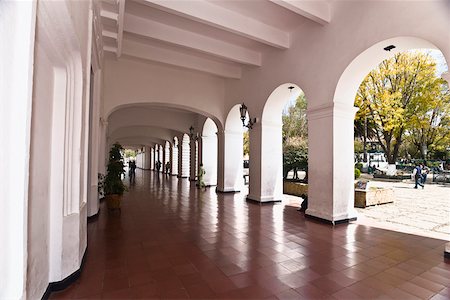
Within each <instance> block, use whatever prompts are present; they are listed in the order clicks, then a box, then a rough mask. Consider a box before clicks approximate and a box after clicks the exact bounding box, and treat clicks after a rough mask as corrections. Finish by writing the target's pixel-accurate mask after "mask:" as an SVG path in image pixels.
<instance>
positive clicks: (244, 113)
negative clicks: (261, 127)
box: [239, 103, 256, 129]
mask: <svg viewBox="0 0 450 300" xmlns="http://www.w3.org/2000/svg"><path fill="white" fill-rule="evenodd" d="M239 111H240V113H241V121H242V125H243V126H244V127H247V128H249V129H252V127H253V125H255V123H256V118H253V119H252V118H250V116H249V120H248V123H247V124H245V119H246V118H247V106H246V105H245V104H244V103H242V104H241V107H239Z"/></svg>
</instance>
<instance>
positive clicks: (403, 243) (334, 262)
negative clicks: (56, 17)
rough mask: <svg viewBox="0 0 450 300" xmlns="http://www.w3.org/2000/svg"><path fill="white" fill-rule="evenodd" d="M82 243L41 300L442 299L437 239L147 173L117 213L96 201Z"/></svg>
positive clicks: (447, 271)
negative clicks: (80, 254)
mask: <svg viewBox="0 0 450 300" xmlns="http://www.w3.org/2000/svg"><path fill="white" fill-rule="evenodd" d="M158 178H159V179H158ZM88 240H89V242H88V250H87V255H86V262H85V265H84V269H83V271H82V273H81V276H80V278H79V279H78V280H77V281H76V282H75V283H74V284H72V285H71V286H70V287H68V288H67V289H65V290H63V291H60V292H55V293H53V294H52V295H51V299H59V298H90V299H100V298H104V299H114V298H116V299H117V298H121V299H129V298H150V299H160V298H177V299H187V298H189V299H210V298H222V299H372V298H377V299H429V298H432V299H450V262H449V261H446V260H445V259H444V258H443V250H444V244H445V241H441V240H435V239H430V238H424V237H420V236H414V235H408V234H403V233H398V232H393V231H387V230H382V229H377V228H371V227H365V226H361V225H356V224H343V225H338V226H335V227H332V226H330V225H327V224H322V223H319V222H316V221H312V220H310V219H305V217H304V215H303V214H302V213H300V212H298V211H297V209H296V208H295V207H292V206H285V205H282V204H278V205H263V206H260V205H257V204H254V203H249V202H246V201H245V200H244V199H243V195H241V194H218V195H216V193H215V192H214V188H211V189H208V190H207V191H198V190H197V189H195V188H193V187H190V185H189V182H188V181H187V180H186V179H183V180H179V179H176V178H174V177H166V176H164V175H159V176H158V175H156V174H155V173H153V172H150V171H145V172H143V171H138V172H137V183H136V184H135V185H134V186H132V187H131V188H130V190H129V192H128V193H126V195H125V197H124V199H123V203H122V212H121V214H120V215H119V214H118V213H108V212H107V209H106V207H105V203H102V206H101V213H100V216H99V218H98V220H96V221H94V222H91V223H89V224H88Z"/></svg>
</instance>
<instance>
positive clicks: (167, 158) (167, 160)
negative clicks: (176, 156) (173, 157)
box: [162, 142, 171, 173]
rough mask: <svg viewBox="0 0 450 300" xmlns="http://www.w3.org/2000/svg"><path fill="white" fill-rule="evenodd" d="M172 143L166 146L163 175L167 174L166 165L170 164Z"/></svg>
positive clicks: (167, 143)
mask: <svg viewBox="0 0 450 300" xmlns="http://www.w3.org/2000/svg"><path fill="white" fill-rule="evenodd" d="M170 152H171V151H170V143H169V142H166V145H165V147H164V163H163V165H162V168H163V173H166V164H167V163H168V162H170Z"/></svg>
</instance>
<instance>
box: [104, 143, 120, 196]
mask: <svg viewBox="0 0 450 300" xmlns="http://www.w3.org/2000/svg"><path fill="white" fill-rule="evenodd" d="M122 150H123V148H122V146H121V145H120V144H118V143H115V144H114V145H113V146H112V148H111V150H110V151H109V162H108V168H107V173H106V176H105V180H104V183H103V190H104V192H105V195H111V194H118V195H122V194H123V192H124V191H125V185H124V184H123V182H122V179H121V175H122V174H124V173H125V170H124V168H125V165H124V163H123V157H122V153H121V151H122Z"/></svg>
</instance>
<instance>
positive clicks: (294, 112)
mask: <svg viewBox="0 0 450 300" xmlns="http://www.w3.org/2000/svg"><path fill="white" fill-rule="evenodd" d="M305 140H308V120H307V118H306V98H305V95H304V94H303V93H302V94H300V96H298V98H297V99H296V101H295V104H294V105H293V106H291V107H289V108H288V109H287V111H286V113H285V114H283V145H291V144H296V143H299V142H301V141H305Z"/></svg>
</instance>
